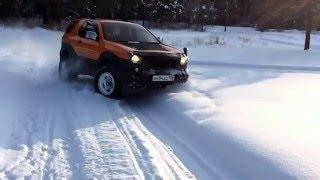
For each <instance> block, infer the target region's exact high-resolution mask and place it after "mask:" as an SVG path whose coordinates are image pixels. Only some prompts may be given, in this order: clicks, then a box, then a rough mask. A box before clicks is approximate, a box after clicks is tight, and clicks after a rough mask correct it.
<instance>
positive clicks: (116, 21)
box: [80, 18, 137, 25]
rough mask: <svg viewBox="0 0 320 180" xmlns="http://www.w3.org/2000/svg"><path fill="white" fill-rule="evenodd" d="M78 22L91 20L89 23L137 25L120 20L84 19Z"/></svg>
mask: <svg viewBox="0 0 320 180" xmlns="http://www.w3.org/2000/svg"><path fill="white" fill-rule="evenodd" d="M80 20H89V21H90V20H91V21H96V22H100V23H104V22H110V23H122V24H128V25H137V24H136V23H131V22H127V21H121V20H111V19H88V18H84V19H80Z"/></svg>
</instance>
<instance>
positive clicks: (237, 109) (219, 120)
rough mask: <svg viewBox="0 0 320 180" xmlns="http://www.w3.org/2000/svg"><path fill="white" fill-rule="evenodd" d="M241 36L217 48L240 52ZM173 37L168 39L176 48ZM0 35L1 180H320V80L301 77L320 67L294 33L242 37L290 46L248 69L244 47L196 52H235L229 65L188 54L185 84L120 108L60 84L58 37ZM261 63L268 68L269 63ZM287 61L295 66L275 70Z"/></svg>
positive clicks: (88, 84)
mask: <svg viewBox="0 0 320 180" xmlns="http://www.w3.org/2000/svg"><path fill="white" fill-rule="evenodd" d="M245 31H249V32H250V31H251V30H250V29H246V28H244V29H237V28H236V29H235V30H234V32H232V33H231V36H230V37H231V39H228V37H224V38H220V39H224V40H225V42H226V43H229V42H231V40H232V39H240V40H241V46H243V44H242V43H243V39H244V36H245V35H244V32H245ZM156 32H157V33H160V32H159V31H156ZM209 32H211V33H213V34H214V33H216V32H215V31H209ZM175 33H176V32H170V33H164V34H163V35H164V36H165V35H167V37H165V38H167V39H171V40H172V41H174V42H176V43H177V45H181V46H182V45H183V44H184V42H180V40H179V39H175V38H176V37H175V36H172V35H174V34H175ZM188 33H189V34H188ZM237 33H238V34H237ZM15 34H19V36H20V37H21V38H19V39H17V38H14V35H15ZM182 34H183V33H182ZM239 34H240V35H239ZM191 35H192V32H185V34H184V37H190V39H192V36H191ZM217 35H218V36H219V33H217ZM238 35H239V37H241V38H237V36H238ZM0 36H1V41H0V82H1V85H0V179H19V178H31V179H210V180H211V179H297V178H298V179H318V178H319V177H320V153H319V152H320V143H319V141H318V139H319V137H320V133H319V131H318V127H320V126H319V125H320V121H319V118H320V116H319V113H318V110H317V107H318V106H317V104H318V102H320V96H319V93H318V92H320V86H319V85H318V84H319V83H318V82H320V75H319V73H318V71H317V69H311V70H310V69H305V67H307V68H310V67H314V66H316V67H320V62H319V63H317V62H316V60H315V59H314V58H315V57H317V54H319V51H314V52H311V53H309V54H305V55H304V53H305V52H303V51H299V50H298V49H297V46H296V43H294V44H293V45H292V43H289V42H291V41H289V40H291V39H292V38H296V39H299V37H300V36H301V35H300V33H296V34H294V33H282V34H281V33H269V34H268V33H266V35H260V34H259V35H258V36H259V38H257V36H255V35H252V33H251V35H248V37H246V38H247V39H250V38H251V39H255V40H254V43H255V44H256V45H259V43H260V41H263V43H261V44H262V45H265V44H264V43H265V41H266V40H265V39H271V40H272V39H279V37H282V36H283V37H284V38H282V39H281V38H280V40H282V41H285V42H288V43H287V44H289V45H287V46H285V47H284V45H283V43H279V42H277V43H278V44H280V45H279V46H280V47H281V48H283V49H281V48H280V49H281V50H283V51H284V52H283V51H280V50H274V51H272V49H271V50H270V48H268V46H267V45H266V46H267V47H265V48H263V47H259V48H260V51H259V48H258V49H255V50H257V52H256V54H259V52H260V53H265V54H264V58H262V59H259V61H254V62H250V61H249V60H247V59H245V60H244V58H245V57H244V56H236V55H240V54H242V53H243V52H242V51H241V48H243V49H242V50H243V51H244V52H247V49H246V48H250V45H252V44H250V43H249V45H248V46H249V47H239V48H238V49H235V50H234V52H232V51H230V49H232V48H231V47H229V46H228V45H226V47H224V46H225V45H222V47H220V46H218V47H211V45H208V44H205V45H204V47H203V48H201V51H202V50H206V49H207V51H206V54H207V55H208V54H210V52H211V49H209V48H212V50H214V51H215V53H216V52H220V51H221V52H220V55H221V54H222V52H223V51H224V52H229V54H228V57H231V56H232V53H234V54H236V55H235V56H234V59H235V60H234V61H232V62H231V60H230V59H228V57H227V58H226V57H224V56H223V55H221V57H222V59H221V60H220V61H223V62H224V63H227V65H226V64H222V65H221V64H220V65H219V64H216V63H217V62H220V61H212V62H208V61H209V59H210V57H212V56H209V55H208V56H206V57H207V58H206V59H204V58H203V57H202V56H204V55H205V54H203V53H202V52H201V51H200V52H199V51H198V50H199V49H200V47H192V49H191V52H194V53H193V54H192V55H191V57H192V58H193V59H200V60H199V61H194V63H191V67H190V73H191V78H190V81H189V82H188V83H187V84H185V85H180V86H175V87H170V88H168V89H166V90H161V91H157V92H152V93H151V92H150V93H148V94H146V95H143V96H142V95H140V96H135V97H131V98H127V99H124V100H121V101H118V100H112V99H106V98H104V97H102V96H101V95H99V94H96V93H95V92H94V90H93V87H92V81H91V80H88V79H80V80H79V81H77V82H73V83H72V84H67V83H64V82H61V81H59V80H58V76H57V65H58V51H59V47H60V38H61V33H56V32H50V31H46V30H43V29H39V28H36V29H32V30H21V29H11V28H9V29H8V28H3V27H0ZM171 36H172V37H171ZM203 36H204V35H203ZM260 36H266V37H260ZM274 36H276V38H273V37H274ZM291 36H292V37H291ZM194 37H199V36H198V35H196V36H194ZM200 37H201V36H200ZM205 37H206V36H204V37H203V38H205ZM246 38H245V39H246ZM316 38H319V37H318V36H316ZM181 39H186V38H181ZM181 41H182V40H181ZM247 41H248V40H246V41H245V42H246V43H247ZM196 42H197V41H196ZM235 42H237V41H235ZM268 42H269V41H268ZM198 43H199V42H198ZM272 43H276V42H274V41H272ZM172 44H174V43H172ZM186 44H188V43H186ZM235 44H236V43H235ZM235 44H231V45H232V46H233V45H235ZM231 45H230V46H231ZM262 45H261V46H262ZM235 46H236V45H235ZM272 46H274V44H272ZM233 48H234V47H233ZM192 50H194V51H192ZM268 52H269V53H270V52H271V55H270V54H269V53H268ZM272 52H273V54H272ZM286 52H287V54H286ZM288 52H289V53H288ZM291 53H292V54H291ZM268 55H269V56H270V57H273V58H275V59H273V60H272V61H271V62H270V63H269V64H268V61H266V57H265V56H268ZM284 55H287V56H285V57H286V58H290V56H292V57H293V56H295V57H296V58H293V59H294V60H293V61H289V60H287V59H286V60H285V61H281V62H280V59H279V57H283V56H284ZM254 57H257V58H258V55H253V58H254ZM300 57H304V58H305V62H309V63H307V64H303V66H302V65H301V63H300V62H299V63H298V58H300ZM223 58H225V59H223ZM237 58H238V59H237ZM277 58H278V59H277ZM201 60H202V61H201ZM230 64H231V65H230ZM239 64H240V65H239ZM243 64H245V65H243ZM257 66H259V67H257ZM260 66H261V67H260ZM287 67H289V68H287ZM291 67H292V68H291Z"/></svg>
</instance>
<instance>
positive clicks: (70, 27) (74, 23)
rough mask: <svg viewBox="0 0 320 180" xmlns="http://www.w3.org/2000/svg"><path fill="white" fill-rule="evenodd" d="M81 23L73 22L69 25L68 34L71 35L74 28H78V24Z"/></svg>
mask: <svg viewBox="0 0 320 180" xmlns="http://www.w3.org/2000/svg"><path fill="white" fill-rule="evenodd" d="M78 22H79V21H72V22H71V23H70V24H69V25H68V27H67V29H66V33H70V32H71V31H72V30H73V28H74V27H75V26H76V24H77V23H78Z"/></svg>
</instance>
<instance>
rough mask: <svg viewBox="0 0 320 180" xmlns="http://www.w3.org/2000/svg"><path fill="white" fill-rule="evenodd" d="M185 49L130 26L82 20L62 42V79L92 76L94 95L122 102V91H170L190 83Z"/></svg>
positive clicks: (60, 68)
mask: <svg viewBox="0 0 320 180" xmlns="http://www.w3.org/2000/svg"><path fill="white" fill-rule="evenodd" d="M187 65H188V57H187V49H186V48H184V50H183V52H182V51H179V50H177V49H175V48H173V47H170V46H168V45H165V44H163V43H162V42H161V41H159V39H158V38H157V37H155V36H154V35H153V34H152V33H151V32H150V31H149V30H147V29H146V28H144V27H142V26H140V25H138V24H134V23H128V22H122V21H113V20H91V19H81V20H77V21H74V22H72V23H71V24H70V25H69V27H68V28H67V30H66V33H65V34H64V36H63V38H62V47H61V51H60V63H59V75H60V78H61V79H63V80H71V79H75V78H76V77H77V76H78V75H80V74H82V75H89V76H92V77H94V79H95V88H96V90H97V91H98V92H99V93H101V94H103V95H105V96H111V97H112V96H113V97H114V96H120V95H121V94H122V93H123V89H125V87H128V88H129V89H144V88H147V87H150V86H155V87H166V86H167V85H172V84H175V83H184V82H186V81H187V80H188V77H189V76H188V73H187V71H186V69H187Z"/></svg>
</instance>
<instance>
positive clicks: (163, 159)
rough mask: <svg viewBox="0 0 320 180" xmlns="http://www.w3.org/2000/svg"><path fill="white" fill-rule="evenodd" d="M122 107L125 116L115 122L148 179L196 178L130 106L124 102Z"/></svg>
mask: <svg viewBox="0 0 320 180" xmlns="http://www.w3.org/2000/svg"><path fill="white" fill-rule="evenodd" d="M120 109H122V110H123V112H122V113H123V114H124V116H123V118H121V119H118V120H116V121H115V123H116V124H117V126H118V128H119V130H120V131H121V133H122V134H123V136H124V137H125V138H126V140H127V143H128V145H129V147H130V148H131V151H132V152H133V154H134V156H135V159H136V160H137V163H138V164H139V166H140V168H141V169H142V171H143V173H144V176H145V178H146V179H195V177H194V176H193V175H192V173H191V172H190V171H189V170H188V169H187V168H186V167H185V166H184V165H183V164H182V162H181V161H180V160H179V159H178V158H177V157H176V156H175V155H174V153H173V152H172V150H171V149H170V148H169V147H167V146H166V145H164V144H163V143H162V142H161V141H159V140H158V139H157V138H156V137H155V136H154V135H153V134H152V133H151V132H149V131H148V130H147V129H146V128H145V127H144V126H143V125H142V123H141V122H140V120H139V119H138V118H137V117H136V116H135V115H134V113H132V111H131V110H130V108H129V107H128V106H126V105H125V104H123V103H122V104H121V107H120Z"/></svg>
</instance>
